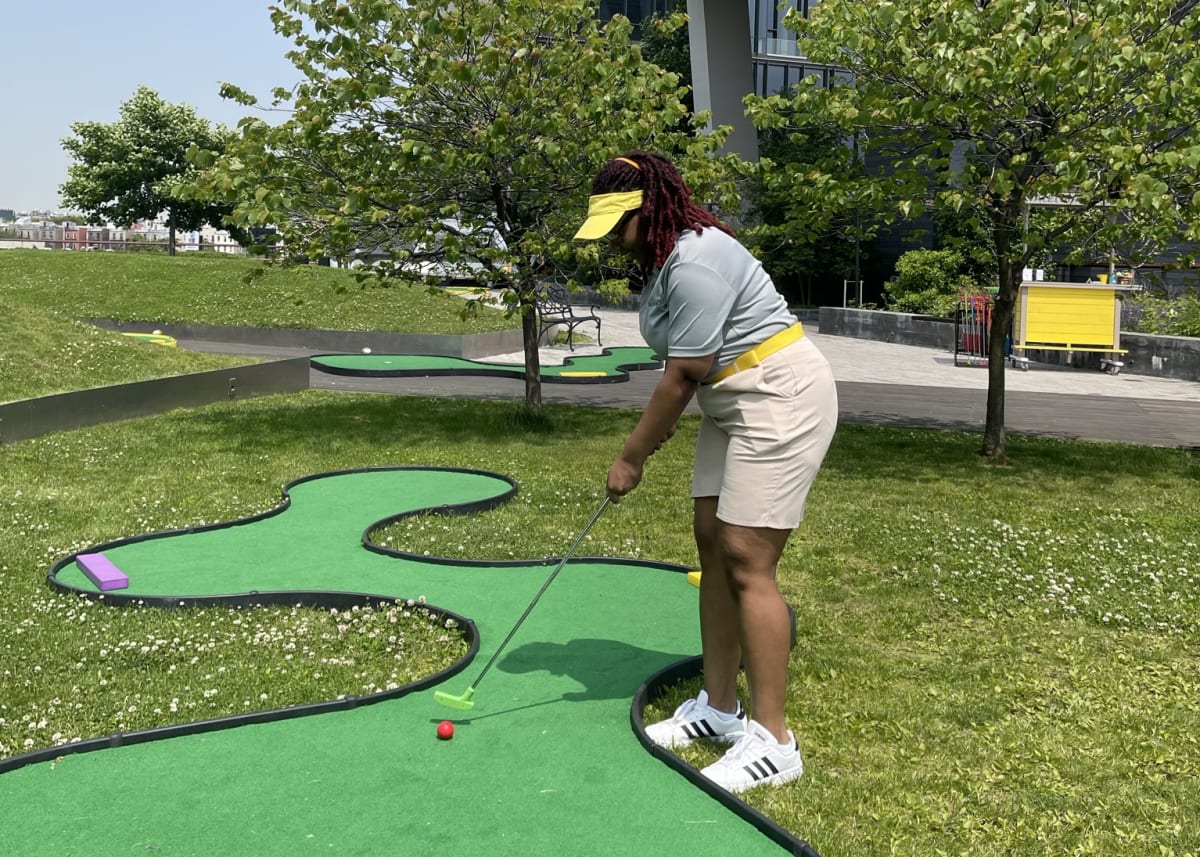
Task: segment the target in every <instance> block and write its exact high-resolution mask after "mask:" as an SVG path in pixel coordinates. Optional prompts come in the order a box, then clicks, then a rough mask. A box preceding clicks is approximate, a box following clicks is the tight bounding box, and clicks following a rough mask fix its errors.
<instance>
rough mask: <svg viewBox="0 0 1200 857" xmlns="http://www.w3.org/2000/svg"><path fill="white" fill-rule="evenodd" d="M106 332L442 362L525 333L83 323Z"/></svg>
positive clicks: (513, 345)
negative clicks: (431, 357) (419, 357)
mask: <svg viewBox="0 0 1200 857" xmlns="http://www.w3.org/2000/svg"><path fill="white" fill-rule="evenodd" d="M84 321H86V322H87V323H88V324H94V325H96V326H97V327H103V328H105V329H106V330H117V331H121V332H136V333H148V332H149V331H151V330H161V331H162V332H163V333H164V334H166V335H167V336H173V337H174V338H175V339H190V340H196V341H199V342H229V343H234V344H238V345H267V346H272V347H281V348H306V349H309V350H311V351H326V352H329V353H338V354H353V353H354V352H357V351H362V350H363V349H364V348H370V349H371V350H372V351H377V352H381V353H386V354H436V355H439V356H441V357H464V358H467V359H475V358H479V357H490V356H491V355H493V354H508V353H510V352H515V351H520V350H521V349H522V348H523V347H524V346H523V344H522V340H521V331H520V330H501V331H492V332H489V333H468V334H464V335H461V336H457V335H453V334H440V333H391V332H387V331H370V330H305V329H302V328H290V327H287V328H284V327H239V326H236V325H216V324H160V323H158V322H147V321H143V322H129V321H126V322H114V321H107V320H105V319H84Z"/></svg>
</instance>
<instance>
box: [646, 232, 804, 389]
mask: <svg viewBox="0 0 1200 857" xmlns="http://www.w3.org/2000/svg"><path fill="white" fill-rule="evenodd" d="M795 323H796V318H795V316H794V315H792V312H791V310H789V309H788V307H787V301H785V300H784V298H783V295H781V294H779V292H778V291H776V289H775V284H774V283H773V282H772V281H771V277H770V276H769V275H768V274H767V272H766V271H764V270H763V267H762V264H761V263H760V262H759V261H758V259H756V258H754V256H753V255H752V254H751V253H750V251H749V250H747V249H746V248H745V247H744V246H742V244H741V242H739V241H738V240H737V239H736V238H733V237H732V236H730V235H728V234H726V233H725V232H722V231H721V230H720V229H717V228H715V227H711V226H710V227H707V228H705V230H704V231H703V232H701V233H696V232H695V231H693V230H690V229H689V230H687V231H685V232H683V233H682V234H681V235H680V237H679V241H678V242H676V244H675V249H674V250H673V251H672V252H671V255H670V256H669V257H667V261H666V262H665V263H664V264H663V266H662V268H661V269H660V270H659V271H658V273H657V274H656V275H655V276H654V277H653V278H652V279H651V281H650V284H649V285H648V286H647V287H646V288H645V289H644V290H643V291H642V301H641V311H640V314H639V327H640V329H641V333H642V338H643V339H645V340H646V344H647V345H649V346H650V347H651V348H653V349H654V351H655V352H656V353H657V354H660V355H663V356H666V357H703V356H705V355H708V354H715V355H716V357H715V359H714V361H713V366H712V372H711V373H710V374H716V373H717V372H719V371H720V370H721V369H722V368H724V367H725V366H727V365H729V364H730V363H732V362H733V361H734V359H735V358H737V356H738V355H739V354H742V353H743V352H745V351H748V350H749V349H751V348H753V347H754V346H756V345H758V344H759V343H761V342H763V341H765V340H766V339H768V338H769V337H771V336H772V335H773V334H775V333H778V332H779V331H781V330H783V329H785V328H787V327H790V326H791V325H793V324H795Z"/></svg>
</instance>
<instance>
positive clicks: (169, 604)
mask: <svg viewBox="0 0 1200 857" xmlns="http://www.w3.org/2000/svg"><path fill="white" fill-rule="evenodd" d="M373 471H439V472H446V473H469V474H477V475H480V476H487V477H489V478H495V479H500V480H502V481H504V482H507V483H508V484H509V486H510V487H509V490H507V491H505V492H503V493H501V494H499V495H497V496H495V497H492V498H488V499H486V500H480V501H477V502H471V503H462V504H459V505H456V506H450V505H446V506H433V507H429V508H427V509H422V510H418V511H414V512H411V513H406V514H421V513H428V512H429V511H435V512H441V513H451V512H452V513H454V514H463V515H466V514H472V513H475V512H481V511H487V510H488V509H492V508H495V507H496V506H498V505H500V504H502V503H505V502H507V501H508V500H510V499H511V498H512V497H514V496H515V495H516V493H517V485H516V482H514V481H513V480H512V479H510V478H509V477H507V476H503V475H502V474H498V473H491V472H488V471H485V470H473V469H470V468H461V467H428V466H407V465H399V466H392V467H360V468H351V469H347V470H332V471H327V472H323V473H314V474H310V475H308V476H304V477H301V478H299V479H294V480H292V481H291V482H288V483H287V484H286V485H285V486H284V487H283V491H282V494H283V499H282V501H281V502H280V504H279V505H278V506H276V507H275V508H274V509H268V510H267V511H265V512H260V513H259V514H256V515H250V516H247V517H245V518H237V519H234V520H231V521H220V522H217V523H214V524H205V525H203V526H197V527H185V528H182V529H173V530H161V531H159V532H155V533H145V534H143V535H139V536H132V537H129V538H124V539H117V540H114V541H108V542H102V543H100V544H98V545H94V546H92V547H89V548H84V549H83V550H81V551H76V552H75V553H72V554H69V555H68V556H66V557H63V558H62V559H60V560H58V561H57V562H55V563H54V565H53V566H52V567H51V568H50V571H49V572H48V574H47V575H46V582H47V583H48V584H49V586H50V587H51V588H52V589H56V590H58V591H60V592H65V593H70V594H73V595H77V596H79V597H81V598H88V599H91V600H94V601H100V602H103V603H105V604H108V605H111V606H113V607H157V608H159V609H164V610H182V609H187V608H190V607H234V608H246V607H271V606H292V605H297V604H298V605H301V606H304V607H316V608H322V609H334V608H336V609H338V610H345V609H349V608H351V607H354V606H358V607H367V606H369V607H379V606H391V605H395V604H405V605H406V604H407V603H408V599H404V598H396V597H393V596H385V595H378V594H372V593H367V592H338V591H323V590H284V591H258V590H251V591H250V592H242V593H233V594H228V595H205V596H191V595H187V596H181V595H174V596H173V595H158V596H146V595H126V594H122V593H116V592H111V591H109V592H95V591H93V590H90V589H83V588H81V587H78V586H73V585H71V584H68V583H64V582H62V581H61V580H59V579H58V574H59V572H60V571H62V569H63V568H65V567H66V566H68V565H70V564H71V563H73V562H75V559H76V558H77V557H78V556H79V555H80V554H84V553H96V552H99V551H104V550H108V549H109V548H115V547H121V546H123V545H130V544H136V543H138V542H144V541H150V540H152V539H164V538H171V537H173V536H179V535H188V534H191V533H201V532H207V531H210V530H222V529H227V528H229V527H235V526H241V525H243V524H250V523H254V522H255V521H261V520H265V519H266V518H271V517H274V516H275V515H279V514H282V513H283V512H285V511H287V509H288V508H289V507H290V506H291V504H292V500H291V494H290V491H291V489H292V488H294V487H295V486H297V485H302V484H303V483H305V482H311V481H314V480H317V479H323V478H327V477H332V476H342V475H346V474H352V473H366V472H373ZM398 517H402V516H398ZM379 526H380V524H379V523H374V524H371V525H370V526H369V527H368V528H367V530H366V531H365V532H364V534H363V542H364V545H365V546H366V547H367V548H368V549H371V550H375V552H378V553H386V551H384V550H382V549H378V548H376V547H375V546H373V545H372V544H371V543H370V542H369V541H368V534H369V533H370V532H372V531H374V530H376V529H378V527H379ZM407 556H412V557H413V558H415V559H421V560H428V559H429V558H428V557H424V556H420V557H418V556H417V555H415V554H412V555H407ZM414 606H415V605H414ZM421 608H422V609H424V610H426V611H427V612H428V613H429V615H430V616H432V617H436V618H438V619H440V620H442V621H445V620H447V619H453V620H454V621H455V622H456V623H458V626H459V628H461V629H462V634H463V638H464V639H465V640H466V641H467V644H468V648H467V652H466V654H465V655H463V657H462V658H460V659H459V660H457V661H455V662H454V663H452V664H450V665H449V666H447V667H445V668H444V669H441V670H439V671H438V672H436V673H433V674H432V675H429V676H427V677H425V678H423V679H419V680H418V681H415V682H412V683H411V684H407V685H403V686H401V687H398V688H394V689H392V690H385V691H380V692H379V693H372V694H365V695H361V696H357V695H352V696H346V697H343V698H341V699H336V700H326V701H323V702H314V703H307V704H303V705H294V706H289V707H287V708H275V709H267V710H263V711H254V712H250V713H247V714H235V715H230V716H228V717H218V718H213V719H210V720H196V721H192V722H189V723H178V724H172V725H170V726H161V727H157V728H155V729H144V730H138V731H133V732H117V733H113V734H111V735H104V736H101V737H98V738H89V739H88V740H86V741H76V742H75V743H73V744H63V745H60V746H57V747H49V748H45V749H41V750H34V751H33V752H30V753H23V754H21V755H18V756H10V757H9V758H7V759H0V775H2V774H5V773H7V772H9V771H15V770H17V769H18V768H23V767H25V766H26V765H33V764H37V763H39V762H49V761H53V760H55V759H57V758H59V757H62V756H70V755H75V754H77V753H90V752H93V751H95V750H105V749H108V748H110V747H120V746H124V745H131V744H145V743H147V742H150V741H159V740H163V739H166V738H178V737H182V736H186V735H198V734H201V733H205V732H215V731H217V730H220V729H231V728H233V727H235V726H246V725H249V724H252V723H272V722H275V721H279V720H290V719H291V718H294V717H308V716H310V715H314V714H326V713H328V712H333V711H348V710H350V709H353V708H358V707H359V706H361V705H373V704H375V703H378V702H383V701H385V700H389V699H399V698H400V697H403V696H407V695H408V694H410V693H416V692H419V691H423V690H426V689H428V688H430V687H432V686H434V685H437V684H439V683H441V682H442V681H444V680H446V679H448V678H452V677H453V676H455V675H457V674H458V673H460V672H462V671H463V670H464V669H466V668H467V666H468V665H469V664H470V663H471V662H472V661H473V660H474V659H475V656H476V655H477V654H478V653H479V628H478V626H477V625H476V624H475V622H474V621H473V620H472V619H469V618H467V617H465V616H461V615H459V614H458V613H455V612H454V611H452V610H446V609H444V608H441V607H438V606H436V605H433V604H422V605H421Z"/></svg>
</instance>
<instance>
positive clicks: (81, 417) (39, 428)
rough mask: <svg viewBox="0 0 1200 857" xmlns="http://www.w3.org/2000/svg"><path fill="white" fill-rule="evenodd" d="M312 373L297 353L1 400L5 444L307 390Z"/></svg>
mask: <svg viewBox="0 0 1200 857" xmlns="http://www.w3.org/2000/svg"><path fill="white" fill-rule="evenodd" d="M308 376H309V358H307V357H295V358H292V359H291V360H276V361H272V362H270V363H248V364H246V365H245V366H234V367H231V368H229V369H214V370H212V371H209V372H195V373H192V374H189V375H175V376H171V377H168V378H155V379H153V380H150V381H135V382H133V383H129V384H113V385H110V386H107V387H95V388H93V389H90V390H78V391H76V392H71V393H59V394H57V395H53V396H42V397H40V398H37V399H22V400H20V401H16V402H9V403H7V404H3V405H0V444H5V443H16V442H17V441H21V440H29V439H30V438H34V437H39V436H41V435H44V434H50V433H51V432H57V431H70V430H72V429H78V428H86V427H87V426H94V425H99V424H101V423H112V422H119V421H121V420H129V419H135V418H137V417H148V416H153V415H155V414H161V413H165V412H166V411H170V410H174V409H175V408H198V407H202V406H204V405H210V404H213V403H214V402H228V401H235V400H237V399H248V398H252V397H254V396H267V395H271V394H272V393H293V392H296V391H299V390H307V389H308Z"/></svg>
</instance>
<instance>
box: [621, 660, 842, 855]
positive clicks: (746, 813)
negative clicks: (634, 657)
mask: <svg viewBox="0 0 1200 857" xmlns="http://www.w3.org/2000/svg"><path fill="white" fill-rule="evenodd" d="M703 668H704V665H703V659H702V658H701V657H700V656H699V655H697V656H696V657H692V658H685V659H683V660H682V661H676V662H675V663H673V664H668V665H667V666H665V667H663V668H662V669H661V670H659V671H658V672H656V673H654V675H652V676H650V677H649V678H648V679H646V681H645V682H644V683H643V684H642V686H641V687H639V688H638V689H637V693H635V694H634V696H633V705H632V706H631V707H630V709H629V722H630V725H631V726H632V727H633V732H634V734H635V735H636V736H637V739H638V741H639V742H641V745H642V746H643V747H645V748H646V750H647V752H649V753H650V755H651V756H653V757H654V758H656V759H658V760H659V761H660V762H663V763H664V764H665V765H666V766H667V767H669V768H671V769H672V770H674V771H676V772H678V773H679V774H682V775H683V777H684V779H686V780H687V781H688V782H690V783H691V784H692V785H694V786H695V787H696V788H698V789H700V790H701V791H703V792H705V793H706V794H708V795H710V796H711V797H712V798H713V799H714V800H716V801H717V802H718V803H720V804H721V805H722V806H724V807H725V808H726V809H729V810H731V811H732V812H734V813H736V814H737V815H740V816H741V817H742V818H744V819H745V820H746V821H748V822H750V824H752V825H753V826H754V827H755V828H757V829H758V831H759V832H760V833H762V834H764V835H765V836H766V837H767V838H768V839H770V840H771V841H772V842H774V843H776V844H777V845H780V846H782V847H784V848H786V849H788V850H789V851H790V853H792V854H795V855H798V857H821V854H820V852H818V851H817V850H816V849H815V848H813V847H812V845H810V844H809V843H808V842H806V841H805V840H803V839H800V838H799V837H797V836H794V835H793V834H792V833H790V832H789V831H787V830H785V829H784V828H782V827H780V826H779V825H778V824H776V823H775V822H774V821H772V820H771V819H769V818H767V817H766V816H765V815H763V814H762V813H761V812H759V811H758V810H757V809H755V808H754V807H752V806H750V804H748V803H746V802H745V801H743V800H742V799H740V798H739V797H738V796H737V795H735V794H733V792H728V791H726V790H725V789H723V788H720V787H719V786H717V785H716V784H714V783H713V782H712V781H711V780H709V779H708V778H707V777H705V776H704V775H703V774H702V773H700V771H699V770H697V769H696V768H694V767H692V766H691V765H689V764H688V763H687V762H685V761H683V759H681V758H679V757H678V756H676V755H675V754H674V753H672V752H671V751H670V750H665V749H663V748H662V747H660V746H658V745H657V744H655V743H654V742H653V741H651V740H650V736H648V735H647V734H646V726H645V724H644V723H643V721H642V713H643V712H644V711H645V710H646V705H647V704H649V702H650V700H651V699H657V698H658V697H659V696H662V694H663V691H664V690H665V689H666V688H668V687H671V686H672V685H675V684H678V683H680V682H682V681H688V680H690V679H695V678H699V676H700V675H701V674H702V673H703Z"/></svg>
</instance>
